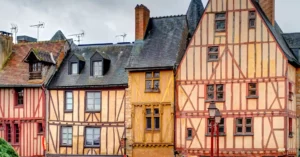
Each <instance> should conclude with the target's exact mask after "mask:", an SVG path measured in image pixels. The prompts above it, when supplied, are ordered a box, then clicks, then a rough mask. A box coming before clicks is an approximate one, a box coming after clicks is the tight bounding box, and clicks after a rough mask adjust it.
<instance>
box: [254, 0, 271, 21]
mask: <svg viewBox="0 0 300 157" xmlns="http://www.w3.org/2000/svg"><path fill="white" fill-rule="evenodd" d="M258 3H259V5H260V7H261V8H262V10H263V11H264V12H265V14H266V16H267V17H268V19H269V21H270V22H271V24H272V25H273V26H274V25H275V0H258Z"/></svg>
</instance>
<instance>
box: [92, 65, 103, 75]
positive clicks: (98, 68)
mask: <svg viewBox="0 0 300 157" xmlns="http://www.w3.org/2000/svg"><path fill="white" fill-rule="evenodd" d="M92 70H93V76H102V75H103V62H102V61H94V62H93V69H92Z"/></svg>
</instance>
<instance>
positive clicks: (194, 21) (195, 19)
mask: <svg viewBox="0 0 300 157" xmlns="http://www.w3.org/2000/svg"><path fill="white" fill-rule="evenodd" d="M203 12H204V7H203V4H202V1H201V0H191V3H190V6H189V9H188V11H187V13H186V16H187V23H188V28H189V34H190V35H191V36H192V35H193V34H194V33H195V31H196V29H197V26H198V23H199V21H200V19H201V16H202V15H203Z"/></svg>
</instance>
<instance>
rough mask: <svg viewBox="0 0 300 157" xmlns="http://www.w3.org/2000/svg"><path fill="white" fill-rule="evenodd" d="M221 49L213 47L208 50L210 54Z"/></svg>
mask: <svg viewBox="0 0 300 157" xmlns="http://www.w3.org/2000/svg"><path fill="white" fill-rule="evenodd" d="M218 49H219V47H217V46H213V47H209V48H208V52H218Z"/></svg>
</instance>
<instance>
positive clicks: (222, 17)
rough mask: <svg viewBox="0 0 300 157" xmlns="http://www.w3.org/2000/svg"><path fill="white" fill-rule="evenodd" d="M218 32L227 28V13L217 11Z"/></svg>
mask: <svg viewBox="0 0 300 157" xmlns="http://www.w3.org/2000/svg"><path fill="white" fill-rule="evenodd" d="M215 21H216V26H215V27H216V28H215V29H216V32H224V31H225V29H226V13H217V14H216V17H215Z"/></svg>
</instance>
